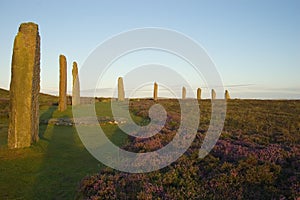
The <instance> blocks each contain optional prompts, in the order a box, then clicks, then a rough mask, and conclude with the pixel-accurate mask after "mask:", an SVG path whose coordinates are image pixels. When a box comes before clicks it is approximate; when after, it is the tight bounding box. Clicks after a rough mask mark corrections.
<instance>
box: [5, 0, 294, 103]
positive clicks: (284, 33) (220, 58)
mask: <svg viewBox="0 0 300 200" xmlns="http://www.w3.org/2000/svg"><path fill="white" fill-rule="evenodd" d="M299 10H300V1H298V0H294V1H293V0H287V1H277V0H263V1H261V0H251V1H250V0H249V1H248V0H228V1H221V0H207V1H201V0H195V1H174V0H164V1H160V0H152V1H147V0H145V1H138V0H137V1H135V0H130V1H129V0H128V1H121V0H120V1H113V0H112V1H100V0H99V1H90V0H87V1H79V0H78V1H63V0H62V1H43V0H31V1H30V0H28V1H22V0H7V1H5V0H1V1H0V88H5V89H8V88H9V84H10V77H11V74H10V71H11V58H12V47H13V41H14V37H15V35H16V34H17V32H18V27H19V25H20V24H21V23H22V22H28V21H32V22H35V23H37V24H38V25H39V32H40V36H41V91H42V92H45V93H50V94H58V83H59V65H58V58H59V55H60V54H64V55H65V56H66V57H67V62H68V91H69V93H71V85H72V76H71V75H72V69H71V66H72V62H73V61H76V62H77V63H78V66H79V68H80V67H81V66H82V65H84V63H85V61H86V59H87V58H88V57H89V55H90V54H91V53H92V52H93V50H95V49H96V48H97V47H98V46H99V45H100V44H101V43H103V42H104V41H106V40H107V39H109V38H111V37H112V36H114V35H117V34H119V33H122V32H126V31H129V30H132V29H137V28H144V27H158V28H163V29H170V30H175V31H177V32H180V33H182V34H184V35H186V36H188V37H190V38H192V39H193V40H194V41H196V42H197V43H198V44H200V45H201V46H202V47H203V48H204V49H205V51H206V52H207V54H208V55H209V56H210V58H211V59H212V60H213V62H214V64H215V66H216V69H217V70H218V72H219V74H220V76H221V78H222V81H223V85H224V88H225V89H228V90H229V92H230V95H231V97H232V98H257V99H300V77H299V76H300V12H299ZM145 53H148V54H149V57H150V58H152V59H154V60H153V62H156V61H155V59H160V60H159V62H163V61H161V59H162V60H166V59H168V58H170V59H173V61H172V62H170V63H169V64H171V63H174V61H176V59H177V58H171V56H168V55H165V54H164V53H161V54H159V55H158V56H156V54H155V52H144V55H145ZM140 57H141V55H139V54H138V53H136V54H135V55H131V56H129V57H128V58H127V60H128V59H129V58H131V59H139V58H140ZM142 57H143V56H142ZM125 60H126V59H125ZM131 62H133V61H131ZM125 63H126V62H125ZM125 63H120V62H119V63H118V62H117V64H118V65H119V66H115V67H116V68H118V67H119V68H122V70H120V71H118V70H111V73H110V74H113V75H109V73H108V74H107V77H106V79H105V80H107V81H105V84H104V85H102V87H103V88H108V89H109V90H111V91H112V90H113V89H112V88H113V87H114V86H115V84H116V78H115V77H117V76H124V75H126V73H127V72H129V71H130V70H132V69H130V68H129V67H128V66H126V64H125ZM178 63H180V61H178ZM181 66H182V67H181ZM181 66H177V68H176V69H175V70H178V72H179V73H181V72H183V73H186V74H185V77H186V78H187V79H193V78H192V76H193V75H192V74H193V72H191V71H190V70H188V69H187V68H188V67H187V66H184V64H183V65H181ZM186 67H187V68H186ZM189 74H190V75H189ZM189 76H190V77H189ZM193 80H194V82H193V83H192V84H191V87H192V89H193V90H196V88H197V87H201V88H203V96H204V97H209V92H210V88H206V86H205V84H204V82H203V81H202V80H199V85H197V84H195V82H197V80H196V79H193ZM125 87H126V82H125ZM174 87H176V88H177V89H176V90H177V92H179V91H180V90H181V89H180V86H179V85H176V86H175V85H174ZM132 89H133V88H126V89H125V91H126V92H131V90H132ZM141 90H143V91H144V92H145V91H148V94H149V95H148V96H151V95H152V92H151V87H150V86H149V85H148V86H146V87H145V88H144V89H141ZM111 91H109V92H107V91H106V92H105V91H104V90H103V91H102V92H103V93H102V94H101V91H100V94H99V95H100V96H109V95H111ZM145 95H146V96H147V94H145ZM192 95H194V94H193V93H188V96H192ZM220 95H221V94H220Z"/></svg>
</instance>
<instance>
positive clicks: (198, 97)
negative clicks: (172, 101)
mask: <svg viewBox="0 0 300 200" xmlns="http://www.w3.org/2000/svg"><path fill="white" fill-rule="evenodd" d="M200 99H201V88H198V89H197V100H200Z"/></svg>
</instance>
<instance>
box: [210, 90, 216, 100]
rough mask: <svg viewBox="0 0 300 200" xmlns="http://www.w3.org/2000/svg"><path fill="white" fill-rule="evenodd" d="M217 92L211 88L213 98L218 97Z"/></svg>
mask: <svg viewBox="0 0 300 200" xmlns="http://www.w3.org/2000/svg"><path fill="white" fill-rule="evenodd" d="M216 97H217V94H216V91H215V90H214V89H212V90H211V99H216Z"/></svg>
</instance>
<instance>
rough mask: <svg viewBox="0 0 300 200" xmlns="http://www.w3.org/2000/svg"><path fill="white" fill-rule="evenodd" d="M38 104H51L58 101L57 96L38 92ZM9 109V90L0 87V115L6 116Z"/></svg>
mask: <svg viewBox="0 0 300 200" xmlns="http://www.w3.org/2000/svg"><path fill="white" fill-rule="evenodd" d="M39 101H40V106H44V105H53V104H56V103H57V102H58V97H57V96H53V95H49V94H44V93H40V98H39ZM8 111H9V91H8V90H5V89H2V88H0V116H7V114H8Z"/></svg>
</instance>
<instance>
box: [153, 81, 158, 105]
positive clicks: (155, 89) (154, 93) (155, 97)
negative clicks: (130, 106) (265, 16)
mask: <svg viewBox="0 0 300 200" xmlns="http://www.w3.org/2000/svg"><path fill="white" fill-rule="evenodd" d="M157 90H158V85H157V83H156V82H155V83H154V90H153V99H154V101H156V100H157Z"/></svg>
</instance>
